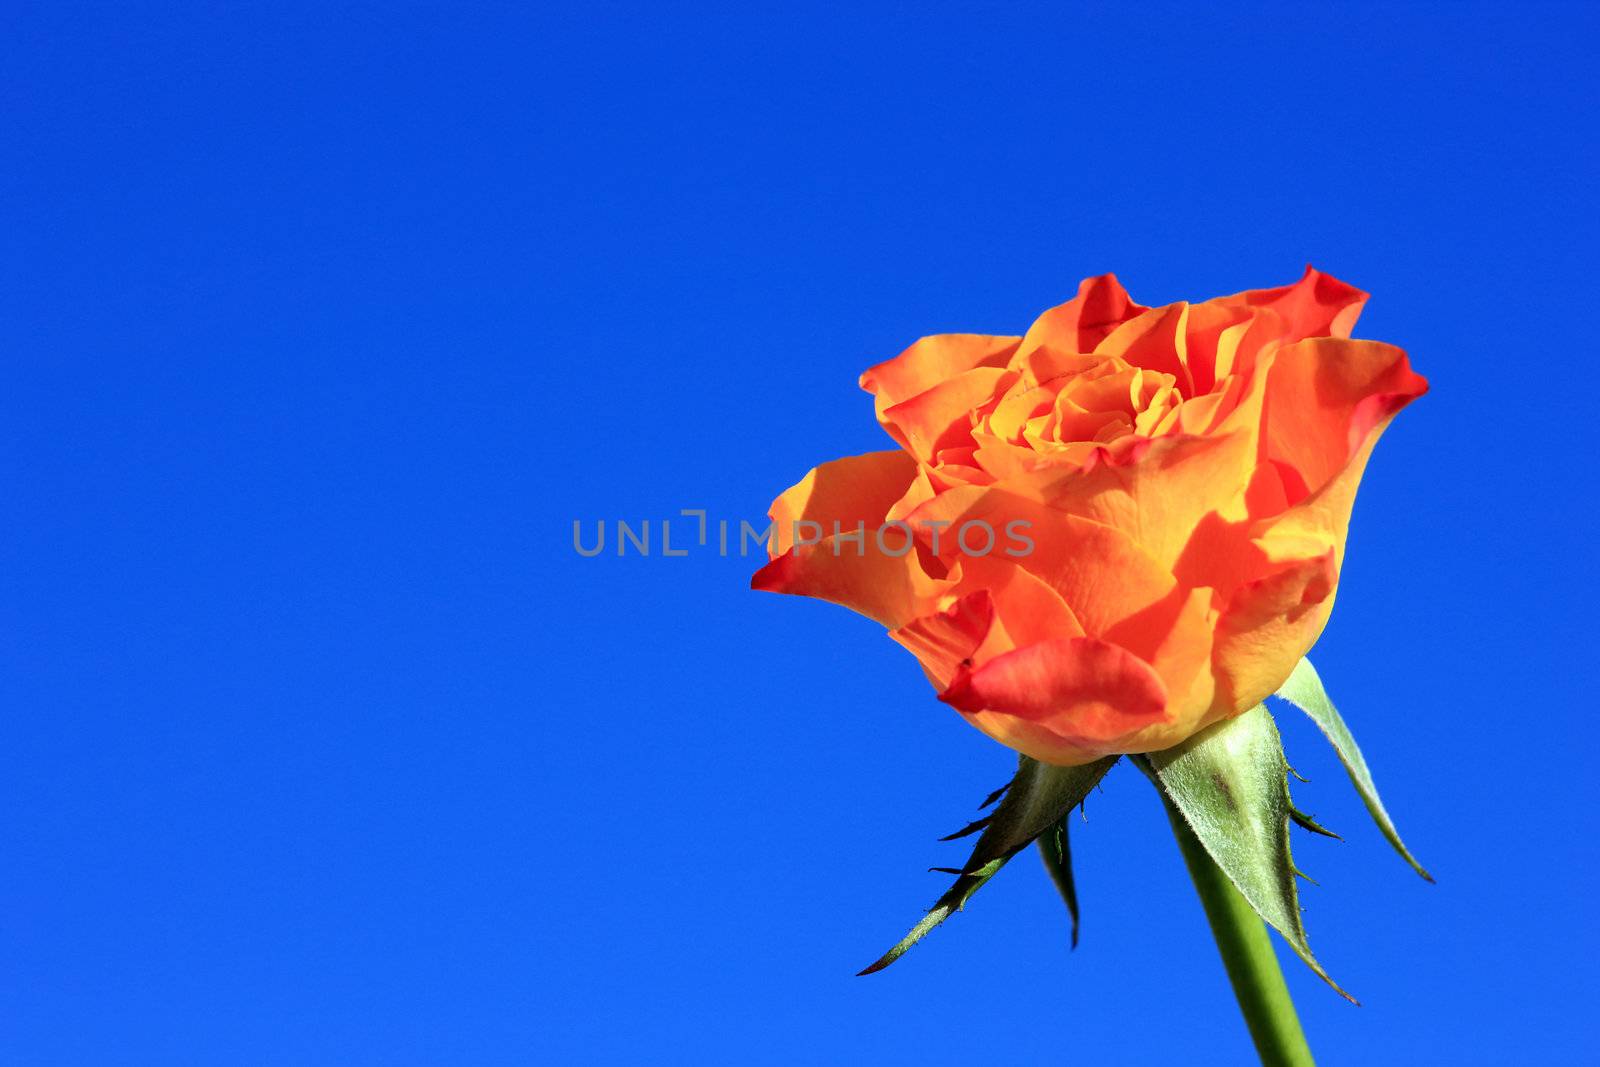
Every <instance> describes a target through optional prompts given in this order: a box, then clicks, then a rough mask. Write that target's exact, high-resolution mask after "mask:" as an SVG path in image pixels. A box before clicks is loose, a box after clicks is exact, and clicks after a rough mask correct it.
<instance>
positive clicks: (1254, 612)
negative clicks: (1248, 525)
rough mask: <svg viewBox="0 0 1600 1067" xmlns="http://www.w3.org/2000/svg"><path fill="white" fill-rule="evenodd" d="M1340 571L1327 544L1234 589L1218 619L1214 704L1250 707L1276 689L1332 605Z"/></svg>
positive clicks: (1317, 633) (1313, 641)
mask: <svg viewBox="0 0 1600 1067" xmlns="http://www.w3.org/2000/svg"><path fill="white" fill-rule="evenodd" d="M1338 581H1339V571H1338V564H1337V561H1336V552H1335V551H1334V550H1333V549H1329V550H1328V551H1327V552H1325V553H1324V554H1322V555H1320V556H1317V557H1314V558H1312V559H1305V560H1300V561H1297V562H1294V563H1290V564H1288V565H1286V566H1284V567H1283V568H1282V569H1280V570H1277V571H1275V572H1273V573H1272V574H1269V575H1267V576H1266V577H1264V578H1259V579H1257V580H1255V581H1253V582H1250V583H1248V584H1246V585H1245V586H1243V587H1242V588H1240V589H1239V590H1238V591H1236V592H1235V593H1234V594H1233V597H1232V598H1231V599H1230V601H1229V603H1228V607H1227V610H1226V611H1224V612H1223V613H1222V617H1221V618H1220V619H1219V620H1218V623H1217V633H1216V644H1215V651H1214V652H1213V653H1212V661H1213V664H1214V667H1215V670H1216V677H1217V704H1218V705H1219V706H1222V707H1226V708H1250V707H1254V706H1255V705H1256V704H1259V703H1260V702H1261V701H1262V700H1265V699H1266V698H1267V696H1268V695H1269V694H1271V693H1275V692H1277V690H1278V687H1279V686H1281V685H1282V684H1283V683H1284V681H1285V679H1287V678H1288V677H1289V672H1290V671H1292V670H1293V669H1294V665H1295V664H1296V663H1298V662H1300V657H1302V656H1304V655H1305V654H1306V653H1307V652H1309V651H1310V650H1311V646H1312V645H1314V644H1316V642H1317V638H1318V637H1320V636H1321V635H1322V628H1323V627H1324V626H1326V625H1327V622H1328V616H1329V614H1330V613H1331V612H1332V611H1333V599H1334V590H1335V588H1336V587H1337V585H1338Z"/></svg>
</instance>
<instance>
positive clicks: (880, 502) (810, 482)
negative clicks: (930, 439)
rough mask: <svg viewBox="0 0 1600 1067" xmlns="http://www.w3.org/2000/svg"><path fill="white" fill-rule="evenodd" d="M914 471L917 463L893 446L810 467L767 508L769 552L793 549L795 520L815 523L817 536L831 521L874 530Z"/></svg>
mask: <svg viewBox="0 0 1600 1067" xmlns="http://www.w3.org/2000/svg"><path fill="white" fill-rule="evenodd" d="M916 475H917V461H916V460H914V459H912V458H911V457H910V456H908V455H906V454H905V453H904V452H901V451H898V450H896V451H892V452H868V453H866V454H865V455H861V456H846V457H844V458H843V459H836V460H832V461H830V462H828V463H824V464H822V465H821V466H818V467H814V468H812V469H811V471H810V473H808V474H807V475H806V476H805V477H804V478H802V479H800V481H799V483H798V484H797V485H795V486H794V487H792V488H790V489H788V490H785V491H784V493H783V495H782V496H780V497H778V499H777V500H774V501H773V502H772V507H771V508H769V509H768V510H767V515H768V516H769V517H770V518H771V519H772V537H771V538H770V540H769V541H768V554H769V555H770V556H773V557H777V556H781V555H783V554H784V553H785V552H787V551H789V549H791V548H793V547H794V542H795V536H794V534H795V523H797V522H799V521H802V520H807V521H811V522H815V523H818V524H819V525H820V526H821V531H822V533H821V536H827V535H831V534H832V533H833V532H834V526H833V524H834V523H838V524H839V527H840V529H841V530H842V531H843V532H849V531H850V530H853V529H855V527H856V523H857V522H865V523H866V524H867V529H868V530H869V531H870V530H876V529H877V528H878V526H879V525H880V524H881V523H882V522H883V521H884V517H885V516H886V515H887V514H888V512H889V509H890V508H891V507H893V506H894V504H895V502H896V501H898V500H900V499H901V498H902V497H904V496H905V494H906V493H907V492H908V491H909V490H910V488H911V484H912V481H913V479H915V478H916ZM806 529H810V528H809V527H807V528H806ZM807 539H808V540H810V539H812V538H810V537H808V538H807Z"/></svg>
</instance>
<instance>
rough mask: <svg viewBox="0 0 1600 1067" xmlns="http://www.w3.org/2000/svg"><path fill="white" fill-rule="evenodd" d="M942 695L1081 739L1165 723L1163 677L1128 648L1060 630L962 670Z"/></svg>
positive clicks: (1107, 739)
mask: <svg viewBox="0 0 1600 1067" xmlns="http://www.w3.org/2000/svg"><path fill="white" fill-rule="evenodd" d="M939 699H940V700H943V701H944V702H945V703H947V704H949V705H951V706H952V707H954V708H956V709H957V710H959V711H963V712H968V713H972V712H981V711H992V712H1002V713H1004V714H1007V715H1012V716H1015V717H1017V718H1020V719H1026V720H1028V721H1031V722H1036V723H1039V724H1041V725H1044V726H1048V727H1049V728H1050V729H1051V730H1052V731H1054V732H1055V733H1058V734H1060V735H1061V736H1062V737H1065V738H1071V739H1074V740H1077V741H1080V742H1087V743H1091V744H1092V743H1101V744H1115V743H1116V741H1117V740H1119V739H1120V738H1122V737H1125V736H1127V735H1128V734H1130V733H1133V732H1134V731H1136V730H1138V729H1140V728H1141V727H1144V726H1148V725H1150V724H1151V723H1155V722H1160V721H1161V720H1162V719H1163V718H1164V717H1165V716H1166V711H1167V687H1166V685H1165V684H1163V682H1162V681H1161V676H1160V675H1158V674H1157V673H1156V672H1155V669H1154V668H1152V667H1151V666H1150V665H1149V664H1148V663H1146V662H1145V661H1144V660H1142V659H1140V658H1139V657H1138V656H1135V655H1134V654H1133V653H1132V652H1129V651H1128V650H1127V649H1124V648H1121V647H1120V646H1117V645H1113V644H1111V643H1109V642H1107V641H1099V640H1096V639H1094V638H1091V637H1058V638H1052V639H1051V640H1048V641H1041V642H1039V643H1038V644H1034V645H1029V646H1028V647H1026V648H1019V649H1017V650H1016V651H1014V652H1007V653H1005V654H1004V655H1000V656H996V657H995V658H994V659H991V660H990V661H989V662H988V663H985V664H983V665H982V666H980V667H977V668H975V669H969V670H962V671H960V672H958V673H957V675H956V678H955V681H954V682H952V683H951V685H950V688H948V689H946V690H945V691H944V692H943V693H941V694H940V695H939Z"/></svg>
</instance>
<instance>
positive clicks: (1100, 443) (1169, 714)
mask: <svg viewBox="0 0 1600 1067" xmlns="http://www.w3.org/2000/svg"><path fill="white" fill-rule="evenodd" d="M1366 299H1367V294H1366V293H1364V292H1362V291H1361V290H1359V289H1355V288H1353V287H1351V286H1349V285H1346V284H1345V283H1343V282H1340V281H1338V280H1336V279H1334V278H1332V277H1330V276H1328V275H1326V274H1322V273H1320V272H1318V271H1316V270H1312V269H1309V268H1308V269H1307V271H1306V274H1305V276H1304V277H1303V278H1301V279H1300V281H1298V282H1296V283H1295V284H1293V285H1289V286H1285V287H1282V288H1277V289H1260V290H1251V291H1248V292H1243V293H1239V294H1236V295H1234V296H1225V297H1219V298H1217V299H1213V300H1208V301H1206V302H1204V303H1198V304H1189V303H1182V302H1180V303H1175V304H1169V305H1167V306H1166V307H1158V308H1147V307H1143V306H1141V305H1139V304H1136V303H1134V302H1133V300H1132V299H1130V298H1129V296H1128V294H1127V292H1126V291H1125V290H1124V289H1123V288H1122V286H1121V285H1120V284H1119V283H1118V282H1117V280H1116V278H1115V277H1114V276H1112V275H1109V274H1107V275H1102V276H1100V277H1098V278H1090V279H1088V280H1087V281H1085V282H1083V283H1082V285H1080V286H1079V289H1078V295H1077V296H1076V297H1074V298H1073V299H1072V300H1069V301H1068V302H1067V303H1065V304H1062V305H1060V306H1059V307H1055V308H1052V309H1050V310H1049V311H1046V312H1045V313H1044V314H1043V315H1041V316H1039V318H1038V319H1037V320H1035V322H1034V323H1033V325H1032V326H1030V327H1029V328H1028V331H1027V333H1025V334H1024V335H1023V336H1021V337H991V336H984V335H976V334H940V335H937V336H932V337H925V338H923V339H922V340H920V341H918V342H917V343H916V344H914V345H912V346H911V347H910V348H908V349H906V350H905V351H904V352H902V353H901V354H900V355H898V356H896V357H895V358H894V359H891V360H889V361H888V362H886V363H880V364H879V365H877V366H875V367H872V368H871V369H869V370H868V371H866V372H865V373H864V374H863V375H862V376H861V385H862V387H863V388H864V389H866V390H867V391H868V392H869V393H871V394H872V395H873V399H874V406H875V408H876V411H877V417H878V421H879V423H880V424H881V425H882V426H883V428H884V429H885V430H886V431H887V432H888V434H889V436H890V437H892V438H894V440H895V442H896V443H897V444H898V445H899V448H898V449H896V450H892V451H885V452H872V453H868V454H866V455H862V456H851V457H847V458H845V459H839V460H834V461H833V462H830V463H824V464H822V465H821V466H819V467H817V468H815V469H814V470H812V471H811V472H810V473H809V474H807V475H806V476H805V478H804V479H802V480H801V481H800V483H799V484H798V485H796V486H794V487H793V488H792V489H790V490H788V491H787V492H785V493H784V494H783V495H782V496H780V497H779V498H778V499H777V500H776V501H775V502H774V503H773V505H772V508H771V510H770V512H769V514H770V516H771V518H772V520H773V525H772V533H771V539H770V541H769V544H768V551H769V554H770V556H771V561H770V562H769V563H768V564H767V565H766V566H765V567H763V568H762V569H761V570H760V571H759V572H758V573H757V574H756V575H755V577H754V579H753V581H752V585H753V586H754V587H755V588H757V589H766V590H772V591H775V592H782V593H795V594H799V595H801V596H813V597H820V598H822V599H824V600H829V601H833V602H834V603H837V604H842V605H844V606H845V607H848V608H850V609H852V610H854V611H857V612H860V613H861V614H863V615H866V616H869V617H870V618H873V619H875V620H877V621H878V622H880V623H882V624H883V625H884V626H886V627H888V628H889V631H890V636H891V637H892V638H894V640H895V641H897V642H899V643H900V644H901V645H903V646H904V647H905V648H906V649H908V650H909V651H910V652H911V653H912V654H913V655H915V656H916V657H917V659H918V660H919V661H920V663H921V664H922V668H923V670H924V672H925V673H926V674H927V676H928V678H929V680H930V681H931V682H932V683H933V685H934V686H935V687H936V688H937V690H938V694H939V699H941V700H943V701H944V702H945V703H947V704H949V705H951V706H952V707H954V708H955V709H956V710H957V711H959V712H960V713H961V714H962V715H963V716H965V717H966V718H967V720H968V721H970V722H971V723H972V724H973V725H974V726H976V727H978V729H980V730H982V731H983V732H984V733H986V734H988V735H989V736H990V737H993V738H994V739H996V740H998V741H1000V742H1002V743H1003V744H1006V745H1009V746H1010V747H1012V748H1014V749H1016V750H1018V751H1019V752H1022V753H1024V754H1026V755H1028V756H1031V757H1033V758H1035V759H1038V760H1041V761H1043V762H1046V763H1053V764H1058V765H1076V764H1082V763H1088V762H1091V761H1093V760H1096V759H1099V758H1100V757H1102V756H1107V755H1112V754H1116V753H1134V752H1152V751H1158V750H1160V749H1164V748H1168V747H1171V746H1172V745H1175V744H1178V743H1179V742H1182V741H1184V740H1185V739H1187V738H1188V737H1190V736H1191V735H1193V734H1194V733H1196V732H1198V731H1199V730H1202V729H1204V728H1205V727H1206V726H1209V725H1211V724H1212V723H1214V722H1218V721H1220V720H1222V719H1226V718H1229V717H1231V716H1234V715H1237V714H1239V713H1240V712H1243V711H1246V710H1248V709H1250V708H1252V707H1254V706H1255V705H1256V704H1258V703H1260V702H1261V701H1262V700H1263V699H1264V698H1265V697H1266V696H1267V695H1268V694H1270V693H1272V692H1274V691H1275V690H1277V689H1278V687H1279V686H1280V685H1282V684H1283V682H1284V680H1285V679H1286V678H1288V676H1289V673H1290V671H1291V670H1293V669H1294V666H1295V664H1296V663H1297V662H1298V661H1299V660H1300V658H1301V657H1302V656H1303V655H1305V653H1306V652H1307V651H1308V650H1309V649H1310V648H1311V646H1312V644H1313V643H1315V641H1316V640H1317V637H1318V636H1319V635H1320V634H1321V632H1322V628H1323V626H1324V625H1325V624H1326V623H1327V621H1328V614H1329V612H1330V611H1331V609H1332V607H1333V599H1334V593H1335V591H1336V589H1337V586H1338V580H1339V573H1340V568H1341V566H1342V565H1343V561H1344V544H1345V533H1346V530H1347V527H1348V524H1349V520H1350V510H1351V506H1352V504H1353V503H1354V500H1355V493H1356V486H1357V484H1358V483H1359V482H1360V480H1361V474H1362V471H1363V470H1364V468H1365V467H1366V463H1367V459H1368V457H1369V456H1370V455H1371V453H1372V448H1373V446H1374V445H1375V444H1376V443H1377V440H1378V437H1379V435H1380V434H1382V432H1383V430H1384V428H1385V427H1386V426H1387V425H1388V424H1389V421H1390V420H1391V419H1392V418H1393V417H1394V415H1395V413H1396V412H1398V411H1399V410H1400V409H1401V408H1402V407H1404V406H1405V405H1406V404H1408V403H1409V402H1410V401H1412V400H1413V399H1415V398H1416V397H1418V396H1421V395H1422V394H1423V393H1424V392H1425V391H1426V390H1427V382H1426V380H1425V379H1423V378H1422V377H1421V376H1419V375H1417V374H1415V373H1413V372H1412V370H1411V367H1410V364H1409V362H1408V360H1407V359H1406V355H1405V353H1404V352H1403V351H1401V350H1400V349H1398V348H1396V347H1394V346H1393V345H1388V344H1383V343H1381V342H1377V341H1358V340H1352V339H1351V338H1350V331H1351V328H1352V327H1353V326H1354V325H1355V320H1356V317H1357V315H1358V314H1359V313H1360V311H1361V307H1362V305H1363V304H1364V303H1365V301H1366Z"/></svg>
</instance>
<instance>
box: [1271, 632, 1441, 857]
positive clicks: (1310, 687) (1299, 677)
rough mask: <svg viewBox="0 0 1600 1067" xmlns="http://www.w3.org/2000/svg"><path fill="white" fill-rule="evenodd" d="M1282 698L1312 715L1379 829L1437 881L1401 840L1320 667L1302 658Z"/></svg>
mask: <svg viewBox="0 0 1600 1067" xmlns="http://www.w3.org/2000/svg"><path fill="white" fill-rule="evenodd" d="M1276 695H1277V696H1278V697H1280V698H1282V699H1283V700H1287V701H1288V702H1289V703H1291V704H1293V705H1294V706H1295V707H1297V708H1299V709H1300V710H1301V711H1303V712H1305V713H1306V714H1307V715H1309V716H1310V717H1311V721H1312V722H1314V723H1316V724H1317V729H1319V730H1321V731H1322V733H1323V736H1325V737H1326V738H1327V739H1328V740H1329V742H1331V743H1332V745H1333V749H1334V751H1335V752H1337V753H1338V754H1339V762H1340V763H1343V764H1344V769H1345V773H1347V774H1349V775H1350V781H1351V784H1353V785H1354V786H1355V787H1356V792H1357V793H1360V794H1361V801H1362V803H1364V804H1365V805H1366V806H1367V811H1368V812H1369V813H1370V814H1371V815H1372V821H1373V822H1375V823H1377V824H1378V829H1379V830H1382V831H1383V836H1384V837H1386V838H1388V839H1389V844H1391V845H1393V846H1394V850H1395V851H1396V852H1398V853H1400V855H1401V857H1402V858H1403V859H1404V860H1405V861H1406V862H1407V863H1409V864H1411V866H1412V869H1414V870H1415V871H1416V872H1417V873H1418V874H1420V875H1422V877H1423V878H1425V879H1427V880H1428V881H1430V882H1431V881H1433V875H1431V874H1429V873H1428V872H1427V870H1426V869H1425V868H1424V867H1423V866H1422V864H1420V863H1418V862H1417V858H1416V857H1415V856H1413V855H1412V854H1411V850H1410V849H1408V848H1406V845H1405V842H1404V841H1402V840H1400V831H1398V830H1396V829H1395V826H1394V820H1393V819H1391V818H1389V812H1388V811H1387V810H1386V809H1385V808H1384V806H1383V800H1382V799H1380V798H1379V796H1378V787H1377V785H1375V784H1374V783H1373V781H1372V772H1371V771H1370V770H1368V769H1367V761H1366V758H1365V757H1363V756H1362V755H1361V749H1360V748H1359V747H1357V745H1356V739H1355V738H1354V737H1352V736H1351V734H1350V728H1349V727H1348V726H1346V725H1345V724H1344V719H1343V718H1342V717H1341V716H1340V715H1339V709H1338V708H1336V707H1334V706H1333V701H1331V700H1329V699H1328V693H1327V690H1325V689H1323V687H1322V679H1321V678H1319V677H1318V676H1317V671H1316V668H1314V667H1312V666H1311V661H1310V660H1308V659H1302V660H1301V661H1300V662H1299V663H1297V664H1296V665H1295V668H1294V671H1293V672H1292V673H1291V674H1290V675H1289V680H1288V681H1287V682H1284V683H1283V688H1281V689H1279V690H1278V692H1277V694H1276Z"/></svg>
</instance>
